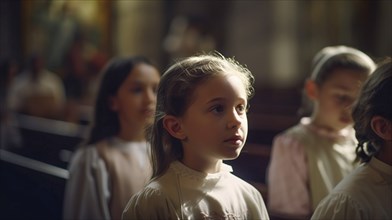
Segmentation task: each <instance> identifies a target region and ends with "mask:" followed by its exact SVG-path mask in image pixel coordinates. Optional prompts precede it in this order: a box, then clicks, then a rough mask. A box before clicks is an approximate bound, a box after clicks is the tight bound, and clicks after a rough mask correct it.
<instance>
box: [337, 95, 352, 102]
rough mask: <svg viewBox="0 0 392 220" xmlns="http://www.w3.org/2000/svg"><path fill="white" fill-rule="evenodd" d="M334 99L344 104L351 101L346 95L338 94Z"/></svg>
mask: <svg viewBox="0 0 392 220" xmlns="http://www.w3.org/2000/svg"><path fill="white" fill-rule="evenodd" d="M336 99H337V101H338V103H339V104H346V103H349V102H351V98H350V97H348V96H346V95H338V96H336Z"/></svg>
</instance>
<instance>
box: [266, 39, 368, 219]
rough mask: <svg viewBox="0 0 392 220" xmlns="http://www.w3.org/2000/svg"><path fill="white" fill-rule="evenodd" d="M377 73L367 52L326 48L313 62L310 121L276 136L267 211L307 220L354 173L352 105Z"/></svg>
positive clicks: (307, 88) (308, 89) (308, 91)
mask: <svg viewBox="0 0 392 220" xmlns="http://www.w3.org/2000/svg"><path fill="white" fill-rule="evenodd" d="M374 68H375V64H374V62H373V61H372V60H371V59H370V58H369V57H368V56H367V55H366V54H364V53H363V52H361V51H359V50H357V49H354V48H350V47H346V46H333V47H326V48H324V49H322V50H321V51H320V52H318V53H317V54H316V55H315V57H314V61H313V71H312V74H311V77H310V79H309V80H307V81H306V83H305V87H304V90H305V92H306V95H307V98H308V99H310V101H311V103H312V104H313V106H312V107H313V108H312V109H311V116H310V118H307V117H306V118H302V120H301V122H300V123H298V124H297V125H295V126H293V127H291V128H289V129H287V130H285V131H283V132H282V133H280V134H278V135H277V136H276V137H275V138H274V140H273V145H272V154H271V160H270V164H269V168H268V172H267V173H268V176H267V186H268V209H269V210H268V211H269V212H270V214H271V216H272V215H273V216H277V217H280V218H287V219H290V218H294V219H309V218H310V216H311V214H312V213H313V211H314V209H315V208H316V206H317V204H318V203H319V201H320V200H321V199H323V198H324V197H325V196H326V195H327V194H328V193H329V192H330V191H331V190H332V189H333V187H334V186H335V185H336V184H337V183H338V182H339V181H340V180H341V179H342V178H343V177H344V176H346V175H347V174H348V173H349V172H351V171H352V170H353V169H354V168H355V164H354V163H353V161H354V159H355V146H356V140H355V136H354V131H353V129H352V118H351V108H350V105H351V104H352V103H353V102H354V100H355V99H356V97H357V96H358V94H359V90H360V87H361V84H362V83H363V82H364V81H365V80H366V78H367V77H368V76H369V75H370V73H371V72H372V71H373V69H374Z"/></svg>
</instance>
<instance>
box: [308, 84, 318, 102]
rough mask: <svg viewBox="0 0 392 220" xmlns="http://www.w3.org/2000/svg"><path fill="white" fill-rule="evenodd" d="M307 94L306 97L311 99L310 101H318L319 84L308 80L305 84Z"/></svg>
mask: <svg viewBox="0 0 392 220" xmlns="http://www.w3.org/2000/svg"><path fill="white" fill-rule="evenodd" d="M305 92H306V95H307V96H308V97H309V99H310V100H314V99H317V97H318V87H317V84H316V83H315V82H314V81H313V80H311V79H308V80H306V82H305Z"/></svg>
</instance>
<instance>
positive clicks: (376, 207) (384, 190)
mask: <svg viewBox="0 0 392 220" xmlns="http://www.w3.org/2000/svg"><path fill="white" fill-rule="evenodd" d="M391 94H392V60H391V58H389V59H387V60H386V61H384V62H383V63H381V64H380V66H379V67H378V68H377V70H376V71H375V72H374V73H373V74H372V75H371V76H370V78H369V80H368V81H367V82H366V83H365V85H364V86H363V89H362V91H361V94H360V96H359V99H358V101H357V102H356V104H355V106H354V108H353V118H354V129H355V132H356V133H355V135H356V137H357V139H358V142H359V143H358V147H357V155H358V157H359V158H360V159H361V161H362V162H364V163H363V164H362V165H361V166H360V167H358V168H357V169H356V170H355V171H354V172H352V173H351V174H350V175H349V176H347V177H345V178H344V179H343V180H342V181H341V182H340V183H339V184H338V185H337V186H336V187H335V188H334V190H333V191H332V193H331V194H330V195H329V196H328V197H326V198H325V199H324V200H322V201H321V202H320V204H319V206H318V207H317V209H316V211H315V213H314V214H313V216H312V219H315V220H316V219H328V220H329V219H357V220H361V219H385V220H386V219H392V209H391V207H392V96H391Z"/></svg>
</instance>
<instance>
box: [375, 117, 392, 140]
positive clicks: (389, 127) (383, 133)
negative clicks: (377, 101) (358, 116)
mask: <svg viewBox="0 0 392 220" xmlns="http://www.w3.org/2000/svg"><path fill="white" fill-rule="evenodd" d="M370 126H371V127H372V130H373V131H374V133H376V134H377V135H378V136H379V137H380V138H382V139H384V140H386V141H391V140H392V122H391V121H389V120H387V119H385V118H384V117H381V116H374V117H373V118H372V120H371V122H370Z"/></svg>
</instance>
